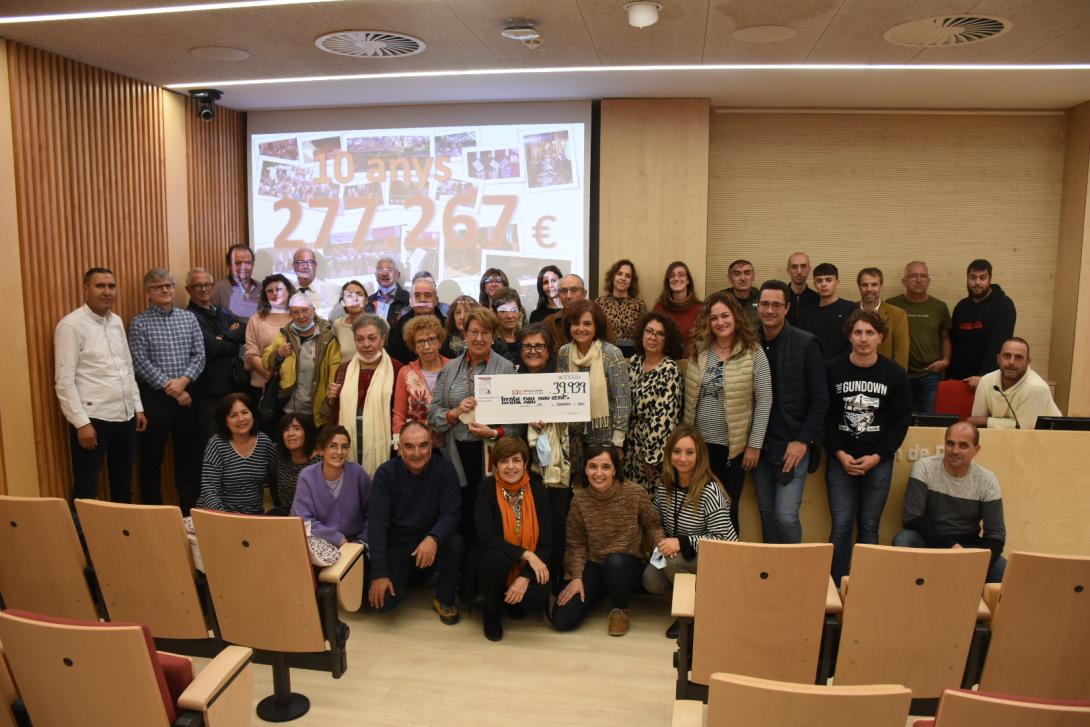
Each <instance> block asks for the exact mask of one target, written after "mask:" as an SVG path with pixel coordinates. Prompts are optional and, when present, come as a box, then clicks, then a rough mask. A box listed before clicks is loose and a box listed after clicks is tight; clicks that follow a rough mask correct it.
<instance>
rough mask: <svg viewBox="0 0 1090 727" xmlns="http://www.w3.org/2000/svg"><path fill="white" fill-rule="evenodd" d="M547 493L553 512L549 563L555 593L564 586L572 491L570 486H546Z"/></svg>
mask: <svg viewBox="0 0 1090 727" xmlns="http://www.w3.org/2000/svg"><path fill="white" fill-rule="evenodd" d="M545 493H546V494H547V495H548V496H549V509H550V510H552V513H553V522H552V528H553V552H552V555H550V556H549V562H548V564H547V565H548V566H549V578H550V580H551V581H552V588H553V594H554V595H555V594H557V593H560V589H562V588H563V587H564V553H565V551H566V550H567V548H566V547H565V544H566V543H567V542H568V540H567V537H568V508H569V507H570V506H571V498H572V491H571V488H570V487H546V488H545Z"/></svg>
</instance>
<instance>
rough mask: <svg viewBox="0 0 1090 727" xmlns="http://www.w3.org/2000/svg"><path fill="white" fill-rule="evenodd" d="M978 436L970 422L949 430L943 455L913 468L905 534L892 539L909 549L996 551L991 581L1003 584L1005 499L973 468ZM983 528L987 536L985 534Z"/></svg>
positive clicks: (980, 470)
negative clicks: (976, 549)
mask: <svg viewBox="0 0 1090 727" xmlns="http://www.w3.org/2000/svg"><path fill="white" fill-rule="evenodd" d="M979 453H980V432H979V431H978V430H977V428H976V426H975V425H973V424H970V423H969V422H956V423H954V424H951V425H950V426H949V427H948V428H947V429H946V437H945V446H944V448H943V453H942V454H939V455H935V456H933V457H925V458H923V459H921V460H918V461H917V462H916V463H915V464H914V465H912V472H911V474H910V475H909V476H908V489H907V490H905V512H904V517H903V522H904V528H905V529H904V530H902V531H901V532H899V533H898V534H897V537H895V538H894V539H893V544H894V545H895V546H900V547H906V548H987V549H988V550H991V551H992V559H991V564H990V565H989V567H988V577H987V581H988V582H989V583H999V582H1001V581H1002V580H1003V571H1004V570H1006V567H1007V560H1006V558H1004V557H1003V556H1002V555H1001V554H1002V552H1003V544H1004V541H1005V540H1006V528H1005V527H1004V525H1003V498H1002V496H1001V494H1000V492H999V480H997V479H996V477H995V475H994V474H993V473H992V472H990V471H989V470H986V469H984V468H983V467H981V466H980V465H978V464H974V463H973V458H975V457H976V456H977V455H978V454H979ZM981 523H983V531H982V529H981Z"/></svg>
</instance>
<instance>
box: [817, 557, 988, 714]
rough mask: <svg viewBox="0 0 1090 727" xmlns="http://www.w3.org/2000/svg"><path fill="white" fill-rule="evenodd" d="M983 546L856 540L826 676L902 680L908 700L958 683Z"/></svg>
mask: <svg viewBox="0 0 1090 727" xmlns="http://www.w3.org/2000/svg"><path fill="white" fill-rule="evenodd" d="M989 558H990V552H989V551H987V550H981V549H978V548H948V549H935V550H932V549H926V548H893V547H889V546H884V545H856V546H855V549H854V550H853V551H852V568H851V583H850V587H849V588H848V591H847V594H846V595H845V597H844V615H843V616H842V619H843V621H842V623H843V627H842V629H841V633H840V651H839V654H838V656H837V661H836V674H835V676H834V677H833V682H834V683H835V684H839V685H849V684H871V683H874V682H884V683H893V684H903V685H905V686H906V687H908V688H909V689H911V690H912V695H913V697H914V698H916V699H931V698H937V697H938V696H939V695H940V694H942V691H943V689H947V688H957V687H959V686H960V685H961V678H962V674H963V673H964V671H965V661H966V658H967V657H968V654H969V644H970V643H971V642H972V638H973V630H974V628H975V626H976V617H977V608H978V606H979V605H980V595H981V592H982V591H983V590H984V577H985V575H986V573H987V570H988V560H989Z"/></svg>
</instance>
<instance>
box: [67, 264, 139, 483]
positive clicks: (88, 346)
mask: <svg viewBox="0 0 1090 727" xmlns="http://www.w3.org/2000/svg"><path fill="white" fill-rule="evenodd" d="M83 299H84V305H82V306H80V307H79V308H77V309H76V310H74V311H72V312H71V313H69V314H68V315H66V316H65V317H64V318H62V319H61V322H60V323H58V324H57V328H56V330H54V332H53V348H54V354H55V358H56V364H55V369H54V381H55V388H56V391H57V399H58V400H59V402H60V405H61V411H62V412H63V413H64V418H65V419H67V420H68V422H69V424H71V425H72V474H73V486H72V497H73V498H77V497H83V498H93V497H95V496H96V495H97V494H98V473H99V471H100V470H101V469H102V461H103V460H105V459H107V455H108V456H109V459H108V460H107V462H106V465H107V468H108V470H109V479H110V499H111V500H113V501H114V502H132V467H133V462H134V460H135V458H136V433H137V432H142V431H144V429H146V428H147V426H148V421H147V419H145V418H144V407H143V405H142V404H141V402H140V391H139V389H138V388H137V386H136V378H135V376H134V375H133V366H132V356H131V355H130V354H129V343H128V339H127V338H126V336H125V326H124V324H123V323H122V322H121V318H120V317H119V316H118V315H117V314H116V313H113V312H112V308H113V306H114V302H115V301H116V299H117V281H116V280H114V274H113V273H112V272H111V271H109V270H108V269H106V268H91V269H90V270H88V271H87V272H86V273H85V274H84V276H83Z"/></svg>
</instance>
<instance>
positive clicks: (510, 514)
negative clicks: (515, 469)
mask: <svg viewBox="0 0 1090 727" xmlns="http://www.w3.org/2000/svg"><path fill="white" fill-rule="evenodd" d="M504 492H506V493H507V494H508V495H510V496H512V497H518V496H519V493H521V494H522V513H521V517H519V518H516V517H515V508H514V507H513V506H512V505H511V503H509V502H508V501H507V497H505V496H504ZM496 501H497V502H498V503H499V505H500V519H501V520H502V521H503V539H504V540H506V541H507V542H508V543H511V544H512V545H517V546H519V547H521V548H522V549H523V550H529V551H531V552H533V551H534V550H536V549H537V538H538V535H539V534H540V531H539V528H538V522H537V508H535V507H534V495H533V493H531V492H530V471H529V470H526V471H525V472H523V473H522V478H521V479H519V481H518V482H516V483H514V484H508V483H506V482H504V481H503V480H501V479H500V477H499V475H497V476H496ZM523 567H524V565H523V561H522V560H521V559H520V560H519V561H518V562H517V563H515V564H514V565H512V566H511V570H510V571H509V572H508V573H507V585H509V586H510V585H511V584H512V583H514V582H515V579H516V578H518V577H519V575H521V573H522V569H523Z"/></svg>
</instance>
